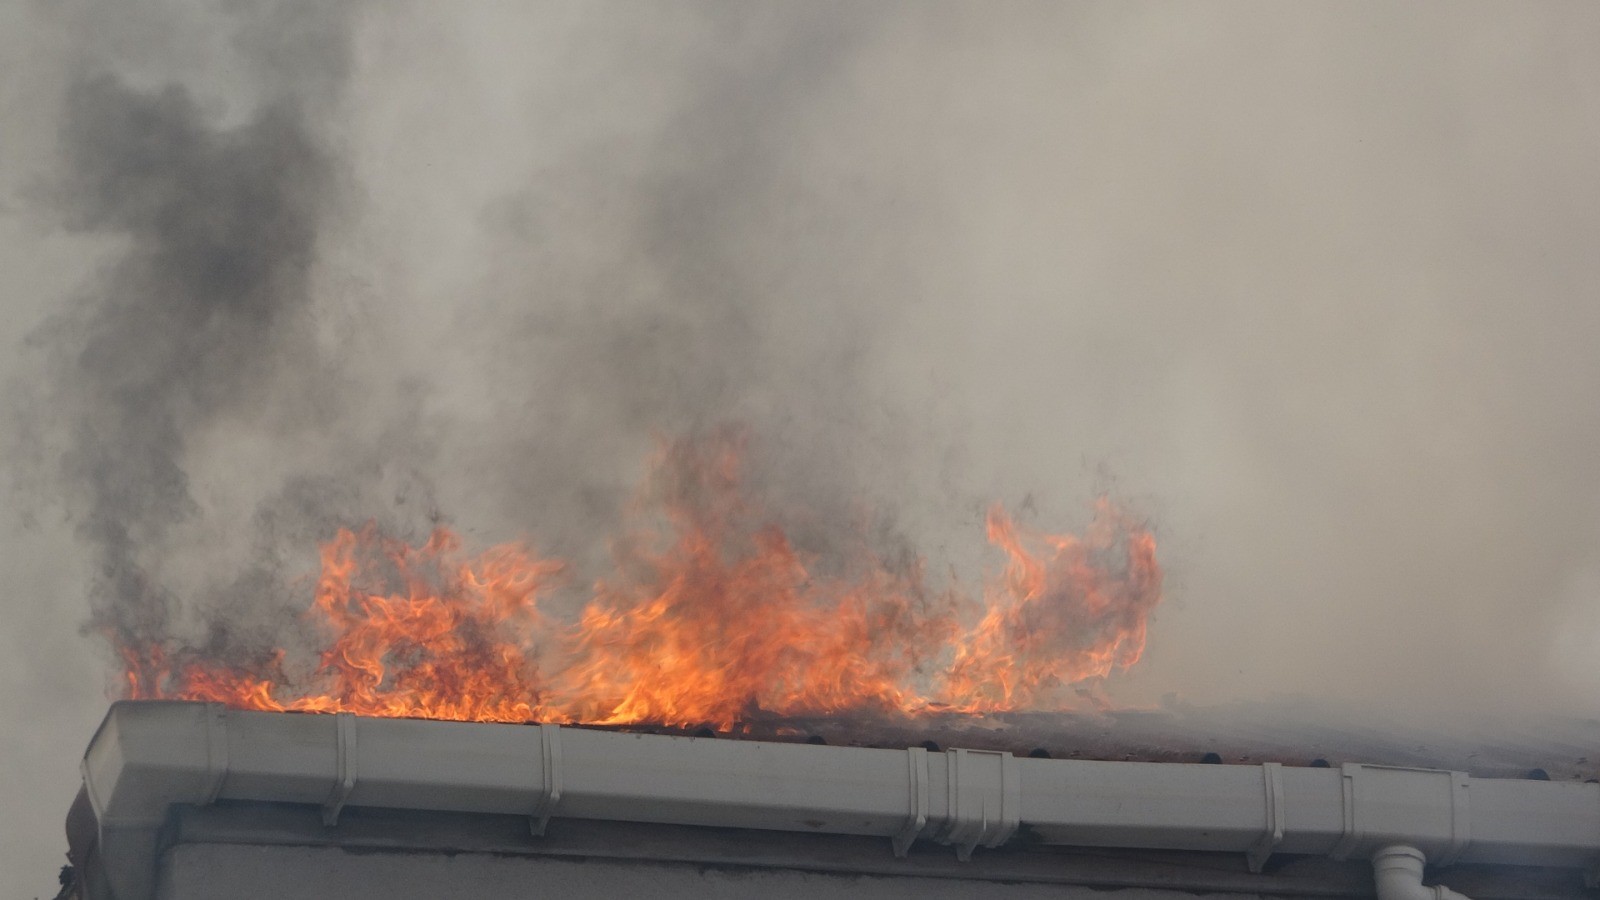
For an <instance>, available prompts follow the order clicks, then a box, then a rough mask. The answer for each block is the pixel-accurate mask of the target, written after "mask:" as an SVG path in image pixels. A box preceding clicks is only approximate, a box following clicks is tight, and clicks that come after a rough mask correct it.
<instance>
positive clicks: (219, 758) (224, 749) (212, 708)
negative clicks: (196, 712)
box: [203, 703, 228, 806]
mask: <svg viewBox="0 0 1600 900" xmlns="http://www.w3.org/2000/svg"><path fill="white" fill-rule="evenodd" d="M206 769H207V771H208V773H209V775H210V777H211V784H210V786H209V787H207V788H206V796H205V800H204V801H203V805H205V806H210V805H211V804H213V803H215V802H217V797H218V796H219V795H221V793H222V783H223V782H224V781H226V780H227V778H228V707H227V706H225V705H223V704H221V703H207V704H206Z"/></svg>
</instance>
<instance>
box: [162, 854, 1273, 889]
mask: <svg viewBox="0 0 1600 900" xmlns="http://www.w3.org/2000/svg"><path fill="white" fill-rule="evenodd" d="M980 891H981V892H982V893H983V894H984V895H985V896H1003V897H1016V898H1040V900H1043V898H1055V900H1061V898H1082V900H1178V898H1193V897H1194V894H1192V893H1185V892H1182V891H1158V890H1147V889H1126V890H1120V891H1112V892H1109V893H1108V892H1106V891H1105V890H1103V889H1102V890H1094V889H1090V888H1085V887H1072V886H1063V885H1056V884H1002V883H996V882H975V881H964V880H956V879H950V878H916V877H885V876H876V875H835V874H826V873H820V872H797V871H791V870H784V869H753V868H713V867H707V866H702V865H695V864H690V863H649V862H631V861H620V860H605V861H600V860H588V861H582V860H576V861H575V860H567V859H557V858H548V857H536V856H521V857H517V856H503V855H493V854H486V853H456V854H443V853H430V854H413V853H384V852H372V851H365V852H362V851H351V850H347V849H344V848H340V847H290V846H261V845H238V844H180V845H178V846H176V847H174V848H172V849H171V850H169V851H168V852H167V853H166V855H165V857H164V860H163V866H162V869H161V875H160V882H159V887H158V889H157V892H156V896H157V897H158V898H160V900H198V898H212V897H229V898H233V900H254V898H261V900H283V898H289V897H339V898H343V900H363V898H369V897H370V898H373V900H379V898H382V900H404V898H417V900H424V898H426V900H437V898H445V897H463V898H465V897H561V898H572V900H576V898H584V897H695V898H698V900H719V898H724V897H726V898H733V897H755V896H760V897H762V898H765V900H788V898H795V900H812V898H817V897H864V896H870V897H884V898H905V900H935V898H940V897H970V896H972V895H973V894H974V893H977V892H980ZM1208 896H1210V897H1214V898H1217V900H1228V898H1233V897H1238V898H1241V900H1243V898H1246V897H1260V896H1262V895H1259V894H1258V895H1249V894H1211V895H1208Z"/></svg>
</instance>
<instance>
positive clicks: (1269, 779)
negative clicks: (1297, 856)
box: [1245, 762, 1284, 874]
mask: <svg viewBox="0 0 1600 900" xmlns="http://www.w3.org/2000/svg"><path fill="white" fill-rule="evenodd" d="M1261 781H1262V786H1263V788H1264V789H1265V791H1266V828H1265V829H1264V830H1263V831H1262V832H1261V837H1259V838H1257V839H1256V842H1255V844H1253V845H1251V847H1250V849H1249V850H1247V851H1246V852H1245V862H1246V864H1247V865H1248V866H1249V867H1250V871H1251V872H1254V873H1256V874H1260V872H1261V870H1262V869H1263V868H1265V867H1266V865H1267V859H1268V858H1270V857H1271V856H1272V851H1273V850H1275V849H1277V846H1278V845H1279V844H1281V843H1283V820H1284V811H1283V764H1282V763H1275V762H1269V763H1262V765H1261Z"/></svg>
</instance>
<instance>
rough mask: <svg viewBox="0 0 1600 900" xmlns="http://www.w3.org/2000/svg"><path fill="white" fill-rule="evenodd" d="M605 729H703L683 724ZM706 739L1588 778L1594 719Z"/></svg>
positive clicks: (936, 726) (1266, 720)
mask: <svg viewBox="0 0 1600 900" xmlns="http://www.w3.org/2000/svg"><path fill="white" fill-rule="evenodd" d="M589 727H596V726H589ZM616 730H625V731H643V732H649V733H655V734H688V735H693V734H700V735H702V736H704V735H707V734H710V733H711V732H710V731H709V729H707V728H703V727H693V726H691V727H678V726H651V725H631V726H626V727H624V728H619V729H616ZM717 736H718V737H725V738H728V739H733V740H770V741H784V742H795V743H805V742H808V741H809V742H812V743H818V742H822V743H827V744H831V745H837V746H858V747H887V748H899V747H911V746H917V745H919V744H923V743H925V742H931V743H932V744H934V745H937V746H938V747H939V748H941V749H943V748H952V747H964V748H968V749H975V750H1006V751H1009V752H1011V753H1013V754H1016V755H1019V756H1026V755H1029V754H1036V755H1042V754H1048V755H1049V756H1051V757H1053V758H1056V759H1099V760H1119V761H1135V762H1167V763H1184V762H1187V763H1197V762H1220V763H1223V764H1228V763H1241V764H1254V765H1259V764H1260V763H1263V762H1278V763H1282V764H1284V765H1295V766H1312V765H1323V764H1327V765H1330V766H1335V767H1337V766H1339V765H1340V764H1342V763H1347V762H1350V763H1364V764H1372V765H1390V766H1415V767H1420V768H1432V769H1451V770H1455V771H1461V772H1466V773H1468V774H1470V775H1473V776H1477V777H1483V778H1544V777H1548V778H1549V779H1550V780H1553V781H1588V780H1591V779H1600V720H1594V719H1581V718H1554V717H1548V716H1545V717H1530V718H1529V719H1527V720H1517V721H1512V720H1507V719H1498V720H1489V719H1486V720H1482V721H1465V720H1463V721H1461V722H1459V723H1457V724H1456V725H1455V726H1453V727H1450V728H1445V729H1438V728H1427V727H1423V726H1421V725H1415V724H1408V723H1406V722H1402V721H1396V720H1394V719H1391V718H1382V717H1378V716H1370V717H1367V716H1361V715H1356V714H1352V713H1350V712H1335V711H1331V710H1328V709H1325V708H1321V707H1319V706H1318V704H1316V703H1315V702H1314V701H1284V700H1279V701H1272V702H1263V703H1252V704H1236V705H1229V706H1217V707H1186V706H1180V707H1175V708H1168V709H1137V710H1134V709H1130V710H1107V711H1094V712H1068V713H1004V714H998V715H991V716H982V717H976V716H968V715H955V714H951V715H930V716H922V717H914V718H900V717H877V718H867V717H862V716H851V717H828V716H818V717H770V718H767V717H763V716H762V715H761V714H760V713H759V712H753V713H752V715H751V716H750V717H749V720H748V721H746V722H744V723H741V725H740V726H739V727H738V728H737V729H735V731H733V732H731V733H719V734H718V735H717ZM1212 754H1215V755H1214V756H1212Z"/></svg>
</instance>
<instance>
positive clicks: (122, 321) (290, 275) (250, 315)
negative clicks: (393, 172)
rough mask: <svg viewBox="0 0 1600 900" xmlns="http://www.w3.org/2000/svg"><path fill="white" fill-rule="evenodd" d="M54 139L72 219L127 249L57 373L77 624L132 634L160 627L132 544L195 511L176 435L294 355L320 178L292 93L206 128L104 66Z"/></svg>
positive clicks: (181, 92)
mask: <svg viewBox="0 0 1600 900" xmlns="http://www.w3.org/2000/svg"><path fill="white" fill-rule="evenodd" d="M62 145H63V148H64V151H65V159H64V162H65V166H66V170H67V174H66V178H65V179H64V181H63V185H62V197H63V199H64V201H65V203H66V205H67V210H68V213H69V216H70V218H69V224H70V226H71V227H74V228H78V229H83V230H88V231H95V232H104V233H110V234H114V235H117V236H119V237H121V238H123V239H124V240H125V241H126V242H127V243H128V245H129V246H128V251H127V253H126V255H125V256H124V257H123V259H122V260H121V261H119V262H118V263H117V264H116V265H115V266H113V267H112V268H111V269H110V271H108V272H107V273H106V274H105V275H104V276H103V279H104V281H103V285H102V286H101V288H100V291H101V292H102V293H101V296H99V297H97V298H95V299H94V300H92V301H90V302H89V303H88V308H87V309H86V310H85V312H84V314H83V315H84V321H83V322H82V325H81V329H82V331H81V335H80V334H77V333H74V334H72V338H73V339H75V340H79V341H81V349H77V350H76V352H75V353H72V354H71V355H70V356H69V357H68V359H67V360H66V362H68V364H70V365H71V369H70V370H69V371H67V372H62V373H60V374H61V375H62V376H65V378H64V380H65V381H66V384H65V386H64V389H63V394H64V396H63V398H62V399H63V400H65V405H66V408H65V409H64V410H62V412H63V413H65V415H66V416H67V418H68V421H69V422H70V425H69V432H68V434H69V437H70V440H71V444H70V447H69V449H68V450H67V452H66V453H65V455H64V456H63V458H62V469H63V472H62V475H63V477H64V478H65V479H66V484H67V486H68V489H69V490H74V491H75V492H76V493H77V494H78V496H79V498H80V499H79V501H78V502H79V503H80V504H81V507H80V510H81V512H80V513H79V515H80V516H81V518H80V519H79V522H78V530H79V533H80V534H81V535H83V537H84V538H85V539H87V540H88V541H90V542H91V543H92V544H93V545H94V546H95V547H96V548H97V549H98V554H99V561H98V569H99V579H98V581H97V583H96V585H95V589H94V590H95V593H94V620H93V622H92V627H94V628H96V629H101V628H103V629H108V630H110V631H111V632H112V633H113V634H114V635H115V637H116V638H117V639H118V640H121V641H126V642H129V643H134V644H144V643H149V642H153V641H156V640H159V639H161V638H164V637H166V634H167V628H168V627H169V620H170V619H171V616H172V612H173V611H172V609H171V606H172V602H173V600H172V597H170V596H169V594H168V592H167V590H166V589H165V588H164V587H163V585H161V584H160V583H158V582H157V581H156V577H157V576H156V575H155V573H154V572H152V571H151V570H150V568H149V567H148V566H147V565H146V564H145V563H144V562H142V553H143V552H146V549H145V548H160V547H163V546H164V545H165V544H166V542H167V541H168V539H169V538H170V536H171V530H172V527H173V526H174V525H176V524H177V523H179V522H181V521H183V520H184V519H186V518H188V517H190V516H192V515H195V514H196V513H197V511H198V510H197V508H196V505H195V501H194V498H193V496H192V494H191V492H190V487H189V476H188V473H187V471H186V467H187V460H186V458H185V457H186V455H187V453H188V451H189V450H190V448H191V446H192V435H193V434H194V432H195V431H197V430H199V429H203V428H205V427H206V426H208V425H210V424H212V423H213V422H215V421H216V420H217V418H218V417H219V416H221V415H224V414H230V413H238V412H240V411H241V407H242V406H243V405H245V404H248V403H250V402H252V401H256V402H259V397H258V396H252V390H251V389H252V388H258V387H259V386H260V385H262V384H264V383H270V382H271V381H272V380H273V378H274V376H275V374H276V370H277V367H278V366H279V365H280V364H281V363H280V360H281V359H282V358H283V357H284V356H285V355H288V356H290V357H291V358H303V357H304V355H305V350H304V346H303V345H304V344H305V342H306V337H307V332H308V323H307V322H306V321H305V317H306V311H307V308H308V306H309V303H310V281H309V273H310V268H311V265H312V261H313V259H314V255H315V252H316V239H317V234H318V228H317V226H318V221H319V219H320V218H321V217H322V215H323V214H324V211H325V206H326V204H327V203H328V197H329V192H330V190H331V188H332V187H333V184H332V182H333V178H332V174H331V171H330V165H329V162H328V160H327V159H326V158H325V156H324V155H323V153H322V152H321V151H320V150H319V149H318V148H317V147H316V146H315V145H314V143H313V139H312V137H311V136H310V135H309V134H308V133H307V129H306V124H305V121H304V118H303V115H302V113H301V112H300V111H299V110H298V109H296V108H295V107H294V106H293V105H292V103H291V102H281V103H274V104H273V105H271V106H268V107H267V108H265V109H263V110H261V111H260V112H258V113H257V114H255V115H254V116H253V117H252V119H251V120H250V121H248V122H246V123H243V124H241V125H237V126H233V127H220V126H218V125H216V124H214V123H213V122H209V121H207V117H206V116H205V115H204V114H203V113H202V112H201V111H200V110H199V109H198V108H197V105H196V103H195V101H194V99H193V98H192V97H191V96H190V94H189V93H188V91H187V90H185V89H184V88H183V87H181V86H172V87H167V88H163V89H161V90H159V91H156V92H141V91H138V90H136V89H133V88H130V87H128V86H127V85H125V84H123V83H122V82H120V81H118V80H117V79H116V78H115V77H114V76H110V75H100V76H95V77H91V78H88V79H85V80H83V81H81V82H79V83H78V84H76V85H74V86H73V87H72V88H71V89H70V91H69V92H68V94H67V99H66V113H65V126H64V128H63V133H62ZM74 324H76V323H74ZM57 328H58V329H61V330H62V331H67V330H68V329H71V330H72V331H76V330H77V329H75V328H72V326H70V325H67V324H66V323H58V325H57ZM63 338H65V335H63Z"/></svg>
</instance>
